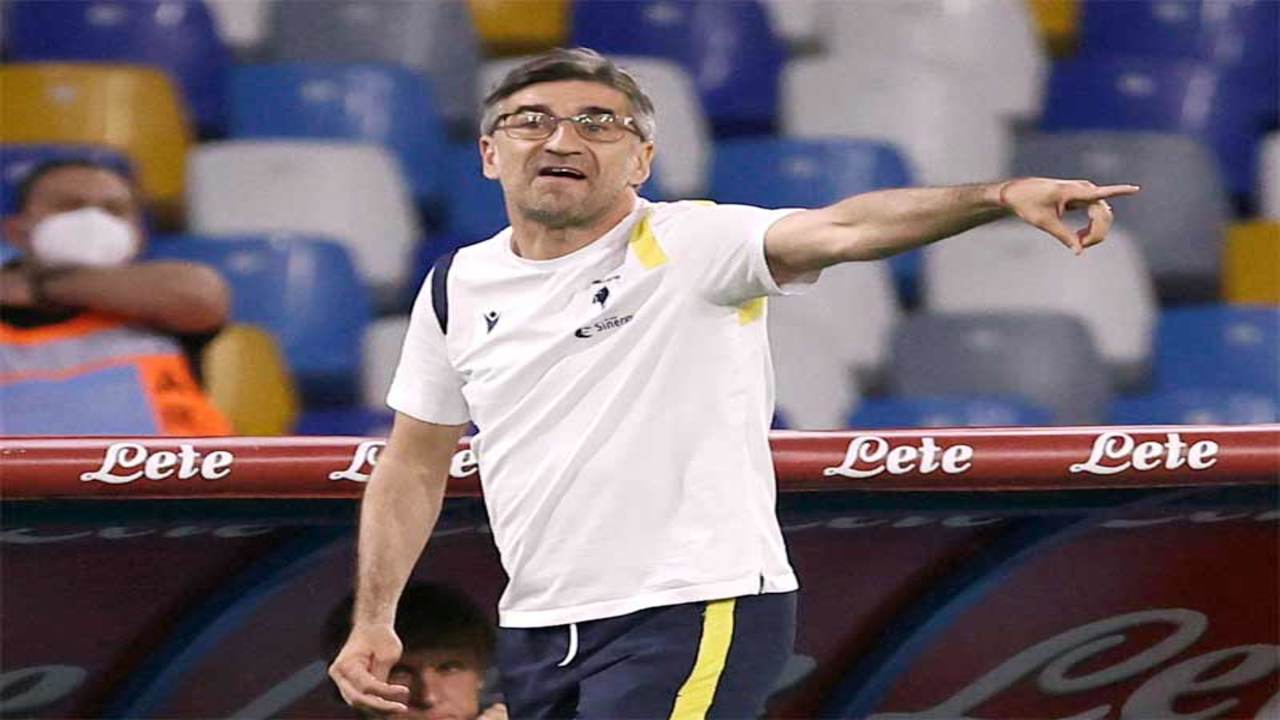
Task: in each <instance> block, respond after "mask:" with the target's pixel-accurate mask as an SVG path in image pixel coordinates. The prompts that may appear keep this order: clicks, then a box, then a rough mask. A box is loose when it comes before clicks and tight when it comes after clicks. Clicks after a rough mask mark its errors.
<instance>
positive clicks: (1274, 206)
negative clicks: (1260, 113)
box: [1258, 132, 1280, 220]
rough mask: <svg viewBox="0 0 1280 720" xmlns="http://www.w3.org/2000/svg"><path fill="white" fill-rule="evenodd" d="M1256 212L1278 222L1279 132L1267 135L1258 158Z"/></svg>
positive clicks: (1279, 211)
mask: <svg viewBox="0 0 1280 720" xmlns="http://www.w3.org/2000/svg"><path fill="white" fill-rule="evenodd" d="M1258 163H1259V167H1258V210H1259V212H1260V213H1261V214H1262V216H1263V217H1266V218H1271V219H1272V220H1280V132H1272V133H1268V134H1267V136H1266V138H1265V139H1264V140H1263V142H1262V148H1261V153H1260V154H1259V158H1258Z"/></svg>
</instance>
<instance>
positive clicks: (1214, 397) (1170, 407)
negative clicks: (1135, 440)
mask: <svg viewBox="0 0 1280 720" xmlns="http://www.w3.org/2000/svg"><path fill="white" fill-rule="evenodd" d="M1274 422H1280V400H1277V399H1276V398H1274V397H1268V396H1266V395H1263V394H1260V393H1251V392H1244V391H1240V390H1223V389H1221V388H1179V389H1176V390H1166V391H1163V392H1156V393H1151V394H1149V395H1141V396H1137V397H1123V398H1118V399H1116V401H1115V402H1113V403H1112V404H1111V412H1110V414H1109V415H1108V417H1107V423H1108V424H1109V425H1162V424H1169V425H1253V424H1257V423H1274Z"/></svg>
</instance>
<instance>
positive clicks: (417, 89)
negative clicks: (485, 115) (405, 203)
mask: <svg viewBox="0 0 1280 720" xmlns="http://www.w3.org/2000/svg"><path fill="white" fill-rule="evenodd" d="M229 128H230V136H231V137H233V138H237V139H263V138H298V139H301V138H312V139H317V140H354V141H360V142H370V143H378V144H380V145H383V146H385V147H386V148H387V149H388V150H390V151H391V152H392V153H393V154H395V156H396V158H397V159H398V160H399V161H400V167H401V171H402V172H403V174H404V176H405V178H407V179H408V180H409V185H410V187H411V188H412V189H413V191H414V195H415V197H416V198H417V199H418V201H419V202H420V203H425V202H426V201H428V200H429V199H432V198H434V197H435V196H436V195H437V194H438V193H439V192H440V191H441V190H442V187H441V184H442V181H443V179H444V162H443V160H444V158H443V155H444V144H445V131H444V125H443V123H442V122H441V120H440V117H439V108H438V107H437V105H436V100H435V95H434V92H433V91H432V89H431V86H430V84H429V82H428V81H427V80H425V79H424V78H423V77H422V76H421V75H419V74H417V73H414V72H412V71H410V70H408V69H406V68H402V67H397V66H394V65H386V64H373V63H278V64H268V65H242V66H239V67H237V68H236V70H235V72H234V74H233V75H232V82H231V108H230V121H229Z"/></svg>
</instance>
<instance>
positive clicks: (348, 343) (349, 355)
mask: <svg viewBox="0 0 1280 720" xmlns="http://www.w3.org/2000/svg"><path fill="white" fill-rule="evenodd" d="M149 257H152V258H164V259H182V260H191V261H194V262H202V263H206V264H208V265H211V266H213V267H215V268H217V269H218V271H219V272H221V273H222V275H223V277H225V278H226V279H227V282H228V283H229V284H230V285H231V289H232V306H231V319H232V321H233V322H237V323H247V324H252V325H256V326H259V327H261V328H264V329H266V330H267V331H269V332H270V333H271V334H272V335H274V336H275V337H276V338H277V340H278V341H279V342H280V346H281V347H282V348H283V350H284V354H285V357H286V358H287V360H288V363H289V368H290V370H291V371H292V373H293V376H294V378H295V380H296V381H297V383H298V389H299V390H300V391H301V393H302V396H303V398H304V400H305V402H306V403H307V405H308V406H332V405H350V404H352V403H354V402H356V401H357V399H358V396H359V382H360V364H361V350H360V348H361V342H362V340H363V338H364V333H365V329H366V328H367V327H368V325H369V323H370V321H371V313H370V305H369V296H368V292H367V291H366V290H365V288H364V286H363V285H362V284H361V282H360V279H359V277H358V276H357V274H356V271H355V268H354V266H353V264H352V258H351V257H350V255H349V254H348V251H347V250H346V249H345V248H344V247H343V246H342V245H340V244H338V243H336V242H332V241H329V240H327V239H324V238H321V237H316V236H300V235H285V234H277V235H239V236H224V237H206V236H194V237H193V236H164V237H159V238H156V239H155V241H154V242H152V244H151V248H150V253H149Z"/></svg>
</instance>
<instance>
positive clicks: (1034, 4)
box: [1027, 0, 1080, 57]
mask: <svg viewBox="0 0 1280 720" xmlns="http://www.w3.org/2000/svg"><path fill="white" fill-rule="evenodd" d="M1027 3H1028V5H1029V6H1030V8H1031V15H1032V17H1034V18H1035V21H1036V27H1037V28H1038V29H1039V31H1040V37H1041V38H1043V39H1044V43H1045V46H1046V47H1048V48H1049V51H1050V52H1051V53H1052V54H1053V55H1054V56H1055V57H1065V56H1067V55H1069V54H1071V52H1072V51H1073V50H1074V49H1075V46H1076V35H1077V33H1078V28H1079V23H1080V7H1079V4H1078V2H1077V0H1027Z"/></svg>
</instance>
